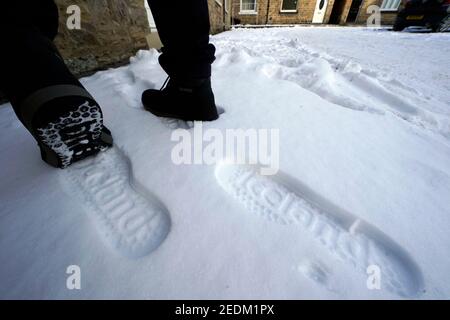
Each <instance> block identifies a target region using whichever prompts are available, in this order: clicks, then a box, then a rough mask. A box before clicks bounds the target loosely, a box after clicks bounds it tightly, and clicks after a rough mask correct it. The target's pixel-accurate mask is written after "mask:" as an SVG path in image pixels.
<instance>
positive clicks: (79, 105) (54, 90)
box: [0, 0, 111, 167]
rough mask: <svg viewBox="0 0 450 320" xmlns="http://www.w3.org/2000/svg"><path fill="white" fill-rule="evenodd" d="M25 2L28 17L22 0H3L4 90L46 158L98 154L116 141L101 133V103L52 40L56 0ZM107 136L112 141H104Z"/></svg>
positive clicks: (0, 71) (0, 57)
mask: <svg viewBox="0 0 450 320" xmlns="http://www.w3.org/2000/svg"><path fill="white" fill-rule="evenodd" d="M25 2H26V3H27V4H28V5H29V6H30V7H28V8H27V9H28V10H27V11H26V12H28V15H30V16H26V17H25V18H23V17H20V12H21V11H22V10H21V9H23V8H22V6H21V5H22V4H23V3H21V5H19V4H17V3H11V2H9V1H7V2H6V3H2V4H0V9H1V11H2V17H1V18H3V19H1V20H0V37H1V39H2V41H3V42H4V46H3V47H2V50H0V90H1V91H3V92H4V93H5V94H6V96H7V98H8V99H9V100H10V102H11V105H12V106H13V108H14V111H15V112H16V114H17V116H18V118H19V119H20V120H21V121H22V123H23V124H24V125H25V127H26V128H27V129H28V130H29V131H30V133H31V134H32V135H33V136H34V138H35V139H36V140H37V141H38V144H39V146H40V148H41V154H42V158H43V159H44V160H45V161H46V162H47V163H49V164H51V165H53V166H56V167H66V166H68V165H70V164H71V163H73V162H75V161H78V160H81V159H83V158H85V157H87V156H89V155H93V154H96V153H97V152H98V151H99V150H100V149H103V148H105V147H106V145H108V144H109V142H111V141H110V140H109V138H108V139H106V136H105V135H102V129H103V122H102V121H103V120H102V114H101V110H100V107H99V106H98V104H97V103H96V102H95V100H94V99H93V98H92V97H91V95H90V94H89V93H88V92H87V91H86V89H84V88H83V86H82V85H81V84H80V82H79V81H78V80H77V79H76V78H75V77H74V76H73V75H72V73H71V72H70V71H69V70H68V68H67V67H66V65H65V64H64V60H63V59H62V57H61V56H60V54H59V52H58V50H57V49H56V47H55V46H54V44H53V38H54V37H55V36H56V34H57V26H58V12H57V8H56V6H55V4H54V3H53V1H52V0H46V1H39V2H37V1H33V2H30V1H28V2H27V1H25ZM36 3H38V4H39V5H37V4H36ZM3 15H4V16H3ZM81 110H84V111H85V112H84V117H83V115H81V114H80V111H81ZM79 115H80V116H79ZM94 116H95V117H94ZM75 133H76V134H75ZM102 136H103V138H105V141H106V140H108V143H106V144H105V143H104V142H102V139H101V138H102ZM86 142H87V143H86Z"/></svg>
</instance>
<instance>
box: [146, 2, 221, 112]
mask: <svg viewBox="0 0 450 320" xmlns="http://www.w3.org/2000/svg"><path fill="white" fill-rule="evenodd" d="M148 3H149V6H150V9H151V10H152V14H153V17H154V19H155V23H156V27H157V29H158V34H159V36H160V38H161V42H162V44H163V48H162V54H161V56H160V59H159V61H160V64H161V66H162V68H163V69H164V70H165V71H166V72H167V74H168V75H169V77H170V82H169V83H168V86H167V87H166V88H165V89H164V90H162V91H158V90H147V91H145V92H144V94H143V97H142V102H143V104H144V107H145V108H146V109H147V110H149V111H151V112H152V113H154V114H155V115H157V116H167V117H174V118H179V119H183V120H215V119H217V118H218V115H217V109H216V105H215V101H214V95H213V92H212V89H211V81H210V78H211V64H212V63H213V62H214V60H215V56H214V54H215V47H214V46H213V45H212V44H210V43H209V32H210V22H209V11H208V1H207V0H178V1H177V0H176V1H167V0H148Z"/></svg>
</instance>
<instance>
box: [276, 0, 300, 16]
mask: <svg viewBox="0 0 450 320" xmlns="http://www.w3.org/2000/svg"><path fill="white" fill-rule="evenodd" d="M283 3H284V0H281V6H280V13H297V12H298V4H299V1H298V0H297V6H296V7H295V9H283Z"/></svg>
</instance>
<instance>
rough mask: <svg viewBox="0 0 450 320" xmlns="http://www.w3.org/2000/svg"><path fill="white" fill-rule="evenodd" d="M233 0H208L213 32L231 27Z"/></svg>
mask: <svg viewBox="0 0 450 320" xmlns="http://www.w3.org/2000/svg"><path fill="white" fill-rule="evenodd" d="M231 2H232V0H208V7H209V17H210V20H211V33H212V34H215V33H219V32H222V31H225V30H228V29H230V27H231Z"/></svg>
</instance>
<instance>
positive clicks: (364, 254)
mask: <svg viewBox="0 0 450 320" xmlns="http://www.w3.org/2000/svg"><path fill="white" fill-rule="evenodd" d="M216 178H217V181H218V183H219V185H220V186H221V187H222V188H223V189H224V190H225V191H226V192H227V193H228V194H230V195H231V196H232V197H234V198H235V199H236V200H237V201H239V202H240V203H241V204H242V205H243V206H244V207H245V208H246V209H247V210H248V211H250V212H252V213H255V214H257V215H259V216H261V217H263V218H265V219H268V220H269V221H272V222H274V223H278V224H281V225H288V224H295V225H298V226H299V227H301V228H302V230H303V231H306V232H309V233H310V234H311V235H312V236H313V237H314V238H315V239H316V240H317V241H318V242H319V243H321V244H322V245H323V246H324V247H325V248H326V249H328V250H329V251H330V252H331V253H332V254H333V255H334V256H335V257H337V258H339V259H341V260H343V261H345V262H348V263H349V264H350V265H352V266H354V267H355V268H356V269H357V270H359V271H360V272H363V273H364V274H366V270H367V268H368V267H369V266H372V265H375V266H378V267H379V268H380V269H381V285H382V289H387V290H389V291H391V292H393V293H395V294H398V295H400V296H403V297H408V298H412V297H417V296H419V295H420V294H421V292H422V291H423V277H422V273H421V271H420V269H419V268H418V266H417V265H416V263H415V262H414V261H413V259H412V258H411V257H410V256H409V254H408V253H407V252H406V251H405V250H404V249H402V248H401V247H400V246H399V245H397V244H396V243H395V242H394V241H393V240H391V239H390V238H389V237H388V236H386V235H385V234H383V233H382V232H381V231H379V230H377V229H376V228H375V227H373V226H371V225H369V224H368V223H366V222H364V221H362V220H361V219H358V218H357V217H354V216H353V215H351V214H348V213H346V212H345V211H343V210H342V209H340V208H338V207H336V206H334V205H332V204H331V203H329V202H328V201H327V200H325V199H323V198H321V197H320V196H319V195H317V194H315V193H314V192H313V191H312V190H310V189H308V187H306V186H304V185H302V184H300V183H299V182H297V181H292V179H290V178H289V177H287V176H284V175H283V174H278V176H276V177H272V178H268V177H265V176H261V175H260V174H259V173H258V171H257V170H256V169H255V168H252V167H248V166H242V165H234V164H226V163H224V164H219V165H218V166H217V168H216ZM302 270H303V271H304V273H305V274H307V275H308V277H310V278H312V279H315V281H318V282H326V281H327V278H328V273H327V272H326V271H324V269H323V268H320V267H319V268H317V267H316V266H313V268H311V267H310V266H306V267H303V269H302Z"/></svg>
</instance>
